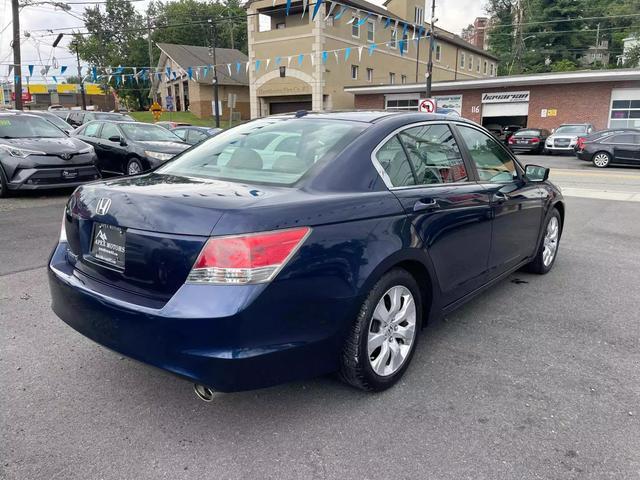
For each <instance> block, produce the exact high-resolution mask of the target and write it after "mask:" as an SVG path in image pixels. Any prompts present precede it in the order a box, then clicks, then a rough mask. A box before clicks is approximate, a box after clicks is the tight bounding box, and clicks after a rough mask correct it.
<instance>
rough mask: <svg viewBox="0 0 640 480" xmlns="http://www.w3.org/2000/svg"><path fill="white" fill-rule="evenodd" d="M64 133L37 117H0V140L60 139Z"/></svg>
mask: <svg viewBox="0 0 640 480" xmlns="http://www.w3.org/2000/svg"><path fill="white" fill-rule="evenodd" d="M66 136H67V135H65V133H64V132H63V131H62V130H60V129H59V128H58V127H55V126H54V125H52V124H51V123H49V122H47V121H46V120H43V119H42V118H39V117H32V116H26V115H24V116H21V115H20V116H19V115H16V116H6V117H0V138H61V137H63V138H64V137H66Z"/></svg>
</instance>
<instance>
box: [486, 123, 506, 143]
mask: <svg viewBox="0 0 640 480" xmlns="http://www.w3.org/2000/svg"><path fill="white" fill-rule="evenodd" d="M484 128H486V129H487V130H489V132H491V135H493V136H494V137H496V138H497V139H498V140H501V136H502V125H498V124H497V123H488V124H487V125H485V126H484Z"/></svg>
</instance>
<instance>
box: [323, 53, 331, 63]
mask: <svg viewBox="0 0 640 480" xmlns="http://www.w3.org/2000/svg"><path fill="white" fill-rule="evenodd" d="M328 58H329V55H328V54H327V52H326V51H324V52H322V63H327V59H328Z"/></svg>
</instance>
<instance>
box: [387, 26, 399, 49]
mask: <svg viewBox="0 0 640 480" xmlns="http://www.w3.org/2000/svg"><path fill="white" fill-rule="evenodd" d="M397 46H398V32H397V31H396V29H395V28H392V29H391V41H390V42H389V48H396V47H397Z"/></svg>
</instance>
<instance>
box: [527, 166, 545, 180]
mask: <svg viewBox="0 0 640 480" xmlns="http://www.w3.org/2000/svg"><path fill="white" fill-rule="evenodd" d="M524 176H525V177H526V178H527V180H529V181H530V182H545V181H547V180H548V179H549V169H548V168H545V167H541V166H539V165H527V166H526V167H524Z"/></svg>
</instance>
